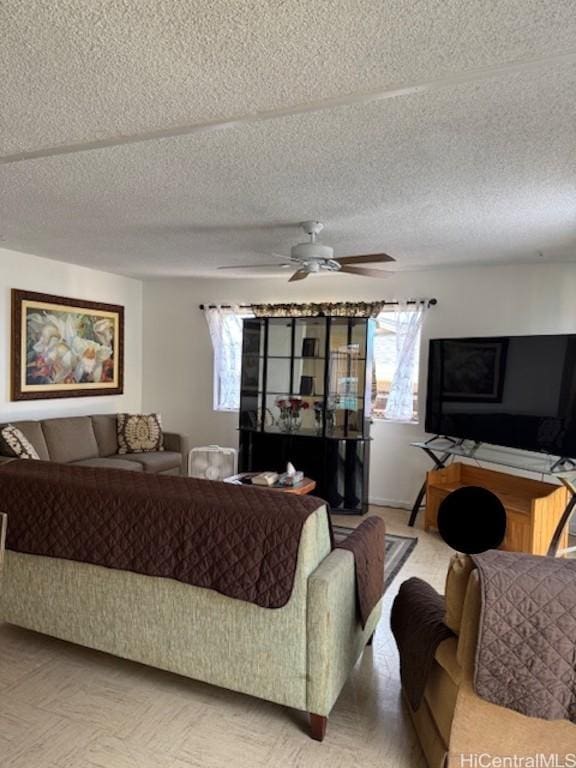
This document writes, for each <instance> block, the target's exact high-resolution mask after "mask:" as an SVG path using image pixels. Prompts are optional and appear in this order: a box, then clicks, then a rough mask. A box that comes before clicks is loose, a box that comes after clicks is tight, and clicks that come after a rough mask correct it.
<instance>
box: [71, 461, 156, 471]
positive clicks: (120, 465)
mask: <svg viewBox="0 0 576 768" xmlns="http://www.w3.org/2000/svg"><path fill="white" fill-rule="evenodd" d="M72 464H73V466H75V467H96V468H98V467H101V468H103V469H128V470H131V471H132V472H143V471H144V467H143V466H142V465H141V464H138V463H137V462H135V461H123V460H122V459H114V458H112V457H102V458H96V459H82V460H81V461H73V462H72Z"/></svg>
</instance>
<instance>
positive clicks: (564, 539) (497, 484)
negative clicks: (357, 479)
mask: <svg viewBox="0 0 576 768" xmlns="http://www.w3.org/2000/svg"><path fill="white" fill-rule="evenodd" d="M411 445H412V446H414V447H415V448H420V449H421V450H423V451H424V452H425V453H426V454H427V455H428V456H429V457H430V459H432V461H433V463H434V465H435V470H432V471H431V472H429V473H428V475H427V478H426V480H425V482H424V484H423V485H422V488H421V489H420V491H419V493H418V496H417V497H416V500H415V502H414V506H413V508H412V513H411V515H410V521H409V525H411V526H412V525H414V523H415V521H416V517H417V515H418V512H419V510H420V507H421V506H422V502H423V500H424V498H425V497H426V501H427V503H426V520H425V525H426V527H432V526H434V525H435V519H436V518H435V515H436V513H437V509H438V505H439V504H440V502H441V500H442V499H441V496H442V494H444V496H446V495H447V494H448V493H449V492H450V491H453V490H456V488H460V487H462V486H464V485H478V486H480V487H483V488H487V489H488V490H491V491H493V492H494V493H495V494H496V495H497V496H498V497H499V498H500V500H501V501H502V503H503V504H504V507H505V509H506V511H507V532H506V538H505V540H504V544H503V547H504V548H505V549H514V551H520V552H533V553H534V554H542V555H550V556H555V555H561V554H566V553H567V552H570V551H574V550H576V548H571V549H568V548H567V543H568V523H569V521H570V517H571V516H572V512H573V511H574V508H575V507H576V462H572V461H571V460H562V459H558V458H557V457H553V456H547V455H543V454H542V455H540V454H527V453H521V452H516V451H512V450H510V449H507V448H499V447H496V446H490V445H483V444H479V443H472V442H471V441H463V440H460V441H458V442H456V441H454V440H451V439H449V438H436V439H432V440H427V441H425V442H416V443H411ZM458 458H462V459H471V460H474V461H475V462H477V463H478V462H481V461H482V462H487V463H489V464H492V465H497V466H501V467H506V468H508V469H511V470H521V471H525V472H533V473H537V474H540V475H541V476H542V480H541V481H540V480H532V479H530V478H526V477H521V476H519V475H516V474H508V473H506V472H497V471H495V470H491V469H485V468H482V467H479V466H474V465H470V464H463V463H460V464H450V465H448V462H449V461H451V460H453V459H458ZM452 467H456V469H452ZM460 467H463V468H464V469H460ZM442 473H444V474H442ZM544 478H547V479H548V480H554V481H557V482H556V483H549V482H544ZM519 547H521V548H519ZM527 547H528V548H527Z"/></svg>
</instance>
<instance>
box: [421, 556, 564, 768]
mask: <svg viewBox="0 0 576 768" xmlns="http://www.w3.org/2000/svg"><path fill="white" fill-rule="evenodd" d="M480 608H481V595H480V579H479V574H478V571H477V570H476V568H475V567H474V565H473V563H472V560H471V559H470V558H469V557H467V556H465V555H460V554H458V555H455V556H454V557H453V558H452V560H451V563H450V566H449V569H448V574H447V577H446V590H445V616H444V624H446V625H447V626H448V627H449V628H450V629H451V630H452V631H453V632H454V634H455V636H454V637H450V638H448V639H446V640H444V641H443V642H441V643H440V645H439V646H438V648H437V649H436V653H435V657H434V661H433V664H432V667H431V669H430V672H429V674H428V677H427V680H426V688H425V691H424V696H423V699H422V701H421V703H420V706H419V707H418V709H417V710H413V709H412V707H411V706H410V704H409V702H408V701H406V706H407V708H408V712H409V713H410V716H411V718H412V721H413V723H414V727H415V729H416V732H417V734H418V738H419V740H420V744H421V746H422V750H423V752H424V754H425V756H426V759H427V762H428V765H429V766H430V768H445V767H446V766H447V767H448V768H462V766H464V765H480V764H483V765H496V764H497V763H496V762H494V761H493V760H494V759H500V760H501V759H502V758H503V757H506V758H512V757H516V758H524V759H526V758H532V759H534V756H535V755H539V754H545V755H559V756H560V757H559V759H558V761H557V762H556V763H554V764H555V765H556V764H557V765H560V764H564V762H563V759H564V756H565V755H571V754H574V753H576V725H574V724H572V723H570V722H569V721H568V720H543V719H540V718H537V717H527V716H525V715H522V714H519V713H518V712H515V711H513V710H511V709H507V708H505V707H501V706H498V705H496V704H492V703H490V702H488V701H486V700H484V699H482V698H480V697H479V696H478V695H476V693H475V692H474V688H473V683H472V681H473V678H474V669H475V657H476V645H477V638H478V627H479V621H480ZM575 647H576V640H575ZM575 653H576V650H575ZM474 756H476V760H477V761H476V762H474ZM478 756H482V761H483V762H482V763H481V762H480V761H479V760H480V758H479V757H478ZM498 764H502V765H503V764H504V763H498ZM526 764H529V763H528V762H526ZM534 764H535V763H534ZM542 764H543V765H544V763H542ZM551 764H552V763H550V765H551ZM567 764H568V763H566V765H567ZM510 765H512V763H510ZM514 765H520V762H515V763H514Z"/></svg>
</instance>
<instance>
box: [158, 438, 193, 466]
mask: <svg viewBox="0 0 576 768" xmlns="http://www.w3.org/2000/svg"><path fill="white" fill-rule="evenodd" d="M191 447H192V440H191V439H190V437H189V436H188V435H179V434H177V433H176V432H164V449H165V450H166V451H174V452H175V453H180V454H181V455H182V465H181V474H183V475H187V474H188V453H189V452H190V448H191Z"/></svg>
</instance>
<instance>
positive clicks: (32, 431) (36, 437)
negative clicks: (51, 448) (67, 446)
mask: <svg viewBox="0 0 576 768" xmlns="http://www.w3.org/2000/svg"><path fill="white" fill-rule="evenodd" d="M10 423H11V424H13V426H15V427H17V428H18V429H19V430H20V432H22V434H23V435H24V437H25V438H26V439H27V440H28V441H29V442H30V443H31V444H32V445H33V446H34V448H35V449H36V453H37V454H38V456H39V457H40V459H41V460H42V461H50V454H49V453H48V446H47V445H46V440H45V439H44V432H43V431H42V423H41V422H40V421H13V422H10ZM1 426H2V427H5V426H8V425H7V424H2V425H1Z"/></svg>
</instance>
